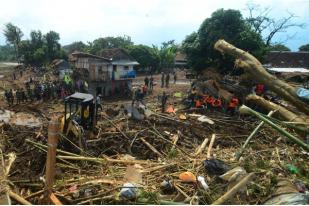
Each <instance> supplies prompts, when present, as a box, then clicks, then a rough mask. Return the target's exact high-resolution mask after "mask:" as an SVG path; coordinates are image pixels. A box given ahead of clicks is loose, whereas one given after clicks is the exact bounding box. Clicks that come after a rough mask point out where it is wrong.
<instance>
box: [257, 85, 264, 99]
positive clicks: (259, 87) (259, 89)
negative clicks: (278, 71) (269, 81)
mask: <svg viewBox="0 0 309 206" xmlns="http://www.w3.org/2000/svg"><path fill="white" fill-rule="evenodd" d="M264 92H265V86H264V84H261V83H259V84H257V85H256V86H255V93H256V94H257V95H259V96H262V95H263V94H264Z"/></svg>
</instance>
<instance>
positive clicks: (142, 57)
mask: <svg viewBox="0 0 309 206" xmlns="http://www.w3.org/2000/svg"><path fill="white" fill-rule="evenodd" d="M128 52H129V54H130V55H131V56H132V57H133V58H134V59H136V60H137V61H138V62H139V64H140V65H138V66H137V67H136V69H146V68H149V69H150V71H151V72H154V71H156V70H157V69H158V68H159V63H160V57H159V55H158V54H157V52H156V51H155V50H154V49H153V48H151V47H149V46H146V45H134V46H131V47H130V48H129V49H128Z"/></svg>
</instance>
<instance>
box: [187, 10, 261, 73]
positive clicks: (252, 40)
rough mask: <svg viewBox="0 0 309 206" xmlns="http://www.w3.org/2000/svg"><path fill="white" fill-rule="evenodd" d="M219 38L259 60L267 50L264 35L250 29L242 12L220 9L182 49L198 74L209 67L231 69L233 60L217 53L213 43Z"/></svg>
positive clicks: (191, 36) (188, 39)
mask: <svg viewBox="0 0 309 206" xmlns="http://www.w3.org/2000/svg"><path fill="white" fill-rule="evenodd" d="M219 39H225V40H226V41H227V42H229V43H231V44H234V45H235V46H236V47H238V48H240V49H243V50H245V51H249V52H250V53H252V54H253V55H254V56H256V57H257V58H259V59H261V58H262V56H263V55H264V53H265V51H266V50H265V44H264V42H263V40H262V37H261V35H260V34H258V33H256V32H254V31H253V30H252V29H251V28H250V26H249V25H248V24H247V22H246V21H245V20H244V19H243V17H242V15H241V13H240V11H238V10H232V9H229V10H224V9H219V10H217V11H215V12H214V13H213V14H212V15H211V17H210V18H207V19H205V20H204V22H203V23H202V24H201V26H200V28H199V30H198V31H197V32H194V33H192V34H191V35H189V36H187V37H186V39H185V40H184V41H183V44H182V49H183V51H184V52H185V53H186V54H187V58H188V64H189V67H191V68H193V69H195V70H197V71H200V70H203V69H205V68H207V67H218V68H219V69H220V70H221V71H228V70H231V69H232V68H233V64H234V63H233V59H232V58H231V57H228V56H225V57H223V56H222V55H221V54H220V53H219V52H217V51H216V50H214V44H215V43H216V42H217V41H218V40H219Z"/></svg>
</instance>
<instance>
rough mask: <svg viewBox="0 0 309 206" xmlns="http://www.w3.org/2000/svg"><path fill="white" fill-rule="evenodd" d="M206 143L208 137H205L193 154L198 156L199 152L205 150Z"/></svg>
mask: <svg viewBox="0 0 309 206" xmlns="http://www.w3.org/2000/svg"><path fill="white" fill-rule="evenodd" d="M207 143H208V138H205V139H204V141H203V143H202V144H201V145H200V146H199V147H198V149H197V150H196V152H195V154H194V156H198V155H199V154H201V153H202V152H203V151H204V150H205V147H206V145H207Z"/></svg>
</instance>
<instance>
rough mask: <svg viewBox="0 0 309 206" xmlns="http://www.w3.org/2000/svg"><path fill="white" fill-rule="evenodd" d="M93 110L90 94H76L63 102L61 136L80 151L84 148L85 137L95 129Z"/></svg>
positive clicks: (94, 112)
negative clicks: (64, 136) (76, 143)
mask: <svg viewBox="0 0 309 206" xmlns="http://www.w3.org/2000/svg"><path fill="white" fill-rule="evenodd" d="M95 110H96V109H95V104H94V101H93V96H92V95H91V94H86V93H78V92H76V93H74V94H72V95H70V96H68V97H66V98H65V100H64V117H63V118H62V123H61V126H62V131H63V134H65V135H66V136H67V137H68V138H69V139H70V141H72V142H73V143H74V142H76V141H77V142H78V145H79V147H80V148H82V149H85V147H86V139H85V137H86V136H87V135H88V134H90V133H91V132H93V130H94V128H95V116H96V111H95Z"/></svg>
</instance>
